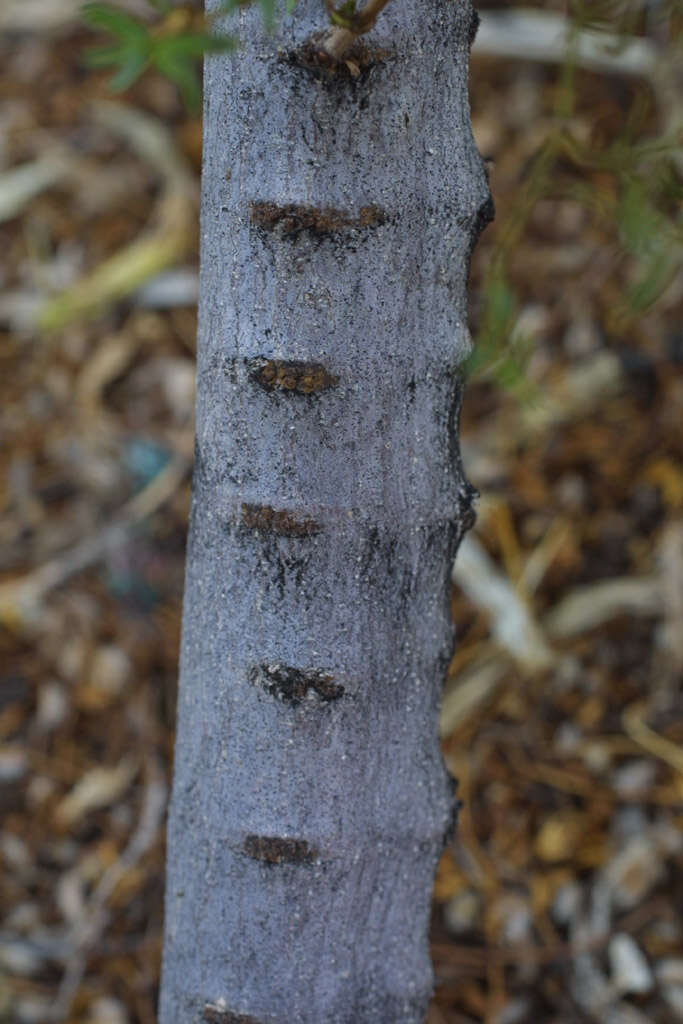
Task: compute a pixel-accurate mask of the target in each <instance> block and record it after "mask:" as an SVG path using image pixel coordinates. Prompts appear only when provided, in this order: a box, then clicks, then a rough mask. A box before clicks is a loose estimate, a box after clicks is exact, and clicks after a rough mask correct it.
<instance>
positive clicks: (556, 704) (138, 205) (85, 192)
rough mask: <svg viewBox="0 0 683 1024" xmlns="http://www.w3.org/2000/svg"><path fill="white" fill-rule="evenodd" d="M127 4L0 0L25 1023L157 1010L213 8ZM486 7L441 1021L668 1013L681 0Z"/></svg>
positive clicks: (17, 866)
mask: <svg viewBox="0 0 683 1024" xmlns="http://www.w3.org/2000/svg"><path fill="white" fill-rule="evenodd" d="M396 2H398V0H396ZM264 8H267V2H266V0H264ZM118 9H119V10H124V11H125V12H127V14H128V15H130V17H131V18H132V19H133V24H134V25H135V24H137V25H138V26H142V27H141V28H140V29H139V31H138V30H137V29H134V28H131V27H130V24H129V22H127V21H125V22H124V21H121V20H118V21H117V20H116V18H114V20H113V21H112V18H111V16H110V15H108V16H103V15H102V14H101V13H100V14H99V15H97V14H95V15H93V14H92V12H91V15H90V16H89V23H88V24H86V22H85V21H84V20H83V18H82V17H81V15H80V14H79V5H78V4H77V3H74V2H72V0H2V3H0V67H2V72H1V73H0V252H1V254H2V255H1V256H0V469H1V472H0V1021H2V1022H8V1024H15V1022H16V1024H47V1022H49V1021H56V1022H74V1024H76V1022H79V1024H80V1022H83V1024H153V1022H154V1020H155V1005H156V993H157V984H158V973H159V962H160V953H161V925H162V909H163V908H162V898H163V858H164V836H163V825H164V814H165V805H166V799H167V792H168V786H169V782H170V757H171V752H172V742H173V737H172V730H173V723H174V710H175V689H176V674H177V656H178V643H179V630H180V613H181V599H182V582H183V563H184V545H185V532H186V525H187V515H188V508H189V481H190V473H191V462H192V449H193V422H192V416H193V401H194V349H195V330H196V315H195V302H196V296H197V235H198V230H197V216H198V180H199V172H200V163H201V123H200V118H199V116H198V114H197V113H196V110H197V98H198V86H197V84H195V83H196V80H195V77H194V75H195V72H194V70H193V68H194V67H195V64H194V58H195V56H196V53H197V52H198V50H200V49H201V45H200V44H199V43H192V44H187V42H185V43H183V42H182V40H183V39H185V41H187V39H188V38H189V34H190V33H193V32H194V33H195V34H196V33H199V32H201V31H202V22H201V13H200V10H199V7H198V5H196V4H193V3H187V4H185V5H182V4H181V5H173V6H172V7H171V8H170V9H169V10H166V9H165V5H164V4H163V3H156V4H154V5H151V6H150V5H147V4H145V3H144V2H142V0H140V2H136V0H130V2H127V3H125V4H120V5H118ZM480 11H481V15H482V25H481V28H480V32H479V36H478V39H477V42H476V43H475V47H474V50H473V54H472V61H471V103H472V119H473V127H474V134H475V137H476V139H477V142H478V145H479V148H480V150H481V152H482V155H483V156H484V158H485V159H486V161H487V166H488V168H489V174H490V179H491V187H492V191H493V195H494V199H495V203H496V209H497V216H496V221H495V223H494V224H493V225H492V226H491V227H489V228H488V229H487V230H486V232H485V233H484V235H483V237H482V239H481V241H480V243H479V246H478V248H477V250H476V252H475V255H474V259H473V264H472V276H471V295H470V302H471V327H472V333H473V335H474V337H475V339H476V341H477V347H476V350H475V353H474V355H473V357H472V359H471V362H470V366H469V368H468V369H469V377H470V380H469V385H468V390H467V397H466V401H465V407H464V410H463V417H462V447H463V453H464V459H465V465H466V469H467V472H468V476H469V478H470V479H471V481H472V482H473V483H474V485H475V486H476V487H477V488H478V490H479V491H480V494H481V498H480V502H479V518H478V522H477V525H476V527H475V529H474V530H473V531H472V533H471V534H470V535H469V537H468V538H467V540H466V541H465V543H464V544H463V547H462V550H461V553H460V555H459V557H458V561H457V564H456V567H455V570H454V589H453V612H454V617H455V621H456V624H457V636H458V646H457V649H456V652H455V655H454V658H453V662H452V664H451V666H450V669H449V673H448V679H447V681H446V688H445V693H444V703H443V714H442V734H443V742H444V753H445V757H446V759H447V762H448V764H449V767H450V768H451V770H452V771H453V772H454V773H455V774H456V775H457V776H458V778H459V779H460V796H461V798H462V800H463V801H464V806H463V809H462V811H461V816H460V825H459V830H458V835H457V837H456V839H455V841H454V842H453V844H452V846H450V847H449V848H448V849H447V850H446V852H445V853H444V856H443V859H442V862H441V864H440V867H439V871H438V875H437V880H436V887H435V894H434V911H433V927H432V940H433V941H432V947H433V957H434V963H435V969H436V976H437V983H438V987H437V990H436V995H435V999H434V1001H433V1005H432V1007H431V1009H430V1017H429V1024H475V1022H485V1024H516V1022H523V1024H583V1022H586V1024H590V1022H601V1024H647V1022H658V1024H659V1022H661V1024H674V1022H676V1021H682V1020H683V873H682V871H681V868H682V867H683V700H682V695H681V682H682V679H683V273H682V272H681V271H682V267H683V220H682V217H681V199H682V197H683V188H682V183H683V137H682V130H683V76H682V71H681V69H682V68H683V47H682V44H681V38H682V33H681V29H682V28H683V11H682V10H681V8H680V6H679V5H678V4H677V3H674V2H666V0H621V2H614V0H596V2H594V3H582V2H577V3H574V4H572V5H571V6H568V5H567V4H565V3H561V2H558V3H546V4H537V5H536V6H535V7H533V6H531V7H529V6H525V7H524V8H522V7H521V6H519V5H516V4H507V5H504V6H501V4H497V5H489V4H488V3H483V4H481V6H480ZM266 13H267V10H266ZM107 17H108V18H109V20H107ZM126 26H127V27H126ZM105 29H106V30H107V31H106V32H105V31H104V30H105ZM140 32H142V36H140ZM136 33H137V34H136ZM178 39H180V40H181V41H180V42H178ZM136 40H137V41H136ZM145 40H147V41H146V42H145ZM150 40H152V42H151V43H150ZM169 40H171V42H169ZM174 40H175V42H174ZM163 41H165V42H163ZM94 45H98V46H100V47H102V46H103V45H104V46H106V47H108V49H107V50H104V51H102V50H100V52H99V54H95V56H92V54H91V55H90V56H87V52H88V51H89V50H90V49H91V48H92V47H93V46H94ZM145 46H147V47H148V48H149V47H151V48H152V49H151V51H149V52H151V54H152V58H151V63H152V64H153V65H154V66H153V67H151V68H148V69H147V70H145V71H144V73H141V72H142V70H143V67H144V65H145V63H150V58H149V52H147V56H146V57H145V52H144V47H145ZM136 47H137V49H136ZM141 48H142V49H141ZM140 52H142V53H143V57H144V58H145V59H141V58H139V54H140ZM136 54H138V57H136ZM169 54H170V55H171V56H170V57H169ZM179 55H180V56H179ZM172 58H175V59H172ZM136 60H137V64H136ZM112 74H114V75H115V76H116V81H115V82H114V85H115V86H116V87H117V88H118V90H119V91H118V93H117V94H113V93H112V91H111V89H110V86H109V83H110V80H111V77H112ZM359 1024H362V1022H359Z"/></svg>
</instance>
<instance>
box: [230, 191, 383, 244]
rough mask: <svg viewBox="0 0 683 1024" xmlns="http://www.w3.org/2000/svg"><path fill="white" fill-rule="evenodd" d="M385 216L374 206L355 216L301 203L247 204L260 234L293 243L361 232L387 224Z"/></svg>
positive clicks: (330, 208) (362, 210) (366, 207)
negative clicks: (306, 237) (308, 237)
mask: <svg viewBox="0 0 683 1024" xmlns="http://www.w3.org/2000/svg"><path fill="white" fill-rule="evenodd" d="M389 219H390V218H389V215H388V213H387V212H386V211H385V210H383V209H381V207H379V206H377V205H376V204H374V203H370V204H368V205H367V206H361V208H360V210H359V211H358V215H357V216H355V217H354V216H352V215H351V214H350V213H348V212H347V211H346V210H339V209H336V208H335V207H334V206H309V205H307V204H305V203H287V204H286V205H285V206H280V205H279V204H278V203H272V202H264V201H260V200H259V201H254V202H252V203H250V204H249V220H250V222H251V223H252V224H253V225H254V227H255V228H257V229H258V230H260V231H263V232H271V231H272V232H274V231H277V234H278V235H279V236H280V237H282V238H288V239H292V240H294V239H297V238H298V237H299V235H302V234H308V235H312V236H313V237H314V238H325V237H329V236H331V235H339V234H345V233H346V232H349V231H365V230H369V229H370V228H377V227H380V226H381V225H382V224H387V223H388V222H389Z"/></svg>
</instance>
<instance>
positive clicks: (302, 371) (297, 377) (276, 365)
mask: <svg viewBox="0 0 683 1024" xmlns="http://www.w3.org/2000/svg"><path fill="white" fill-rule="evenodd" d="M249 376H250V378H251V379H252V380H253V381H254V383H255V384H258V385H259V387H261V388H263V390H264V391H283V392H286V393H289V394H295V395H297V394H298V395H316V394H319V393H320V392H321V391H328V390H329V389H330V388H333V387H335V386H336V385H337V383H338V382H339V378H338V377H335V376H334V374H332V373H330V372H329V371H328V370H326V369H325V367H324V366H323V365H322V363H307V362H299V361H297V360H291V359H288V360H286V359H255V360H253V361H252V364H251V370H250V374H249Z"/></svg>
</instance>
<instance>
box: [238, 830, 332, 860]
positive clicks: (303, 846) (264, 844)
mask: <svg viewBox="0 0 683 1024" xmlns="http://www.w3.org/2000/svg"><path fill="white" fill-rule="evenodd" d="M242 852H243V853H246V855H247V857H251V858H252V860H260V861H261V862H262V863H263V864H312V863H313V862H314V861H315V859H316V858H317V856H318V852H317V850H316V849H315V847H312V846H310V845H309V844H308V842H307V841H306V840H305V839H290V838H289V837H285V836H259V835H255V834H254V833H250V834H249V835H248V836H246V837H245V840H244V843H243V845H242Z"/></svg>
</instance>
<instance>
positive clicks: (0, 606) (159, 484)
mask: <svg viewBox="0 0 683 1024" xmlns="http://www.w3.org/2000/svg"><path fill="white" fill-rule="evenodd" d="M189 468H190V464H189V462H188V460H187V459H185V458H182V457H181V456H175V457H174V458H173V459H171V461H170V462H169V463H168V465H167V466H165V467H164V469H162V470H161V472H160V473H158V474H157V475H156V476H155V477H154V479H153V480H151V481H150V483H149V484H147V486H146V487H145V488H144V490H142V491H140V493H139V494H136V495H135V497H134V498H131V499H130V501H128V502H127V503H126V504H125V505H124V506H123V508H122V509H121V511H120V513H119V515H118V517H117V519H116V520H115V522H113V523H111V524H110V525H109V526H106V527H105V528H104V529H103V530H101V531H100V532H99V533H96V534H94V535H93V536H91V537H86V538H85V539H84V540H82V541H81V542H80V543H78V544H76V545H74V547H72V548H69V550H68V551H64V552H62V553H61V554H60V555H57V556H56V557H55V558H52V559H50V561H49V562H46V563H45V564H44V565H41V566H39V567H38V568H37V569H34V570H33V571H32V572H29V573H28V574H27V575H26V576H22V577H20V578H19V579H17V580H10V581H9V582H7V583H3V584H0V622H4V623H6V624H8V625H13V626H20V625H21V624H22V623H23V622H24V621H26V620H30V619H32V618H33V617H34V616H35V615H36V613H37V612H38V610H39V608H40V604H41V602H42V601H43V599H44V598H45V596H46V595H47V594H48V593H49V592H50V591H51V590H54V588H55V587H58V586H60V585H61V584H62V583H65V582H66V580H68V579H69V577H71V576H73V575H74V574H75V573H77V572H81V571H82V570H83V569H86V568H87V567H88V566H89V565H92V564H93V563H94V562H97V561H99V559H100V558H102V557H103V555H104V554H105V553H106V552H107V551H109V550H111V549H112V548H115V547H117V546H118V545H119V544H121V543H122V542H123V541H124V540H125V537H126V534H127V533H128V531H129V530H130V529H131V528H132V527H133V526H135V525H136V524H137V523H139V522H141V521H142V520H143V519H146V518H147V517H148V516H150V515H151V514H152V513H153V512H155V511H156V510H157V509H158V508H159V506H160V505H163V504H164V502H166V501H168V499H169V498H170V497H171V496H172V495H173V494H175V492H176V490H177V489H178V487H179V486H180V484H181V483H182V481H183V480H184V478H185V476H186V475H187V473H188V471H189Z"/></svg>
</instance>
